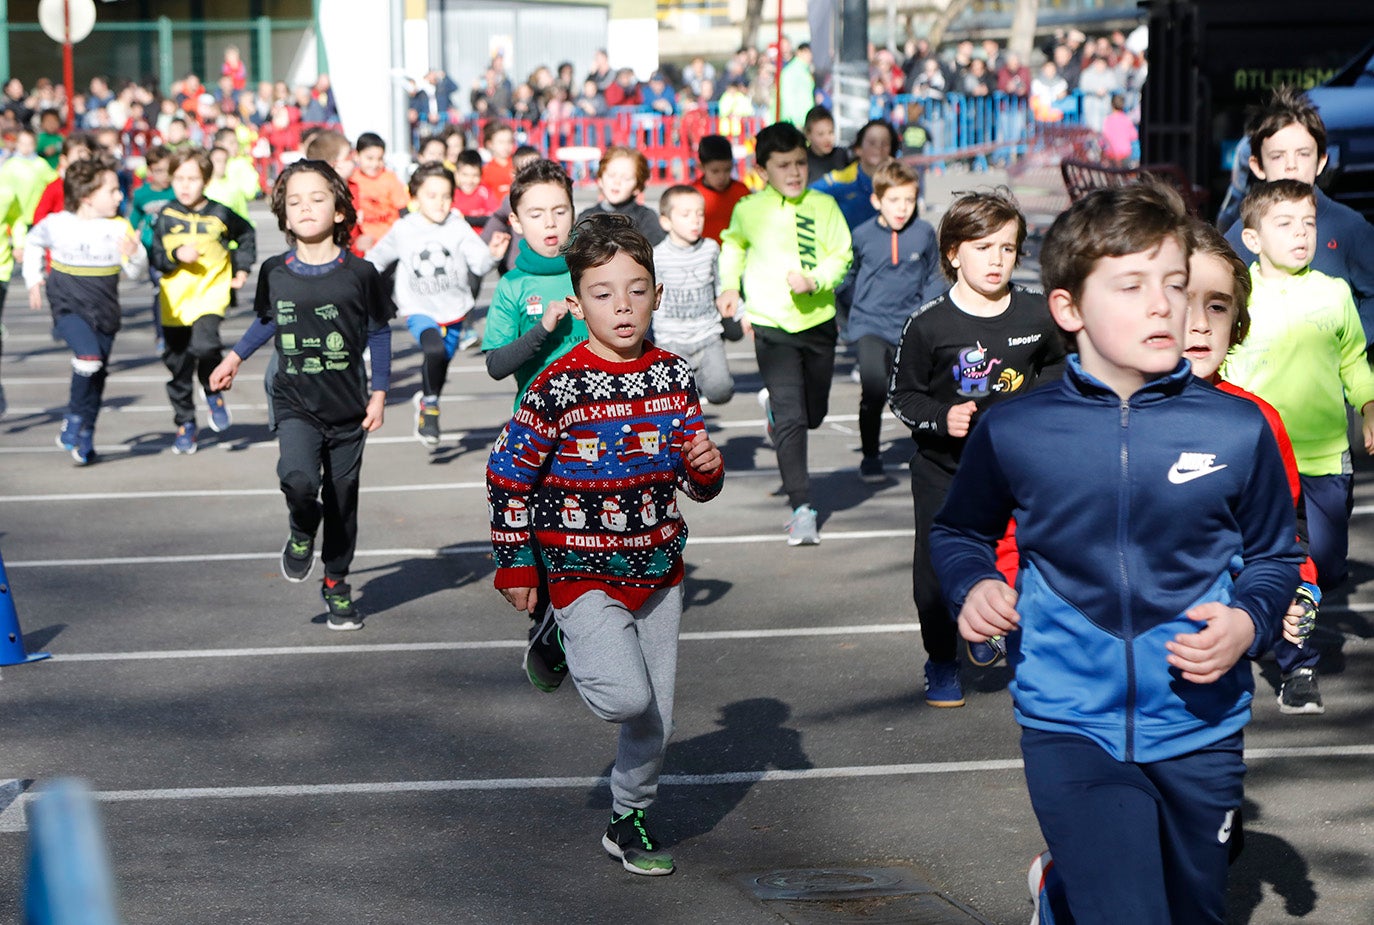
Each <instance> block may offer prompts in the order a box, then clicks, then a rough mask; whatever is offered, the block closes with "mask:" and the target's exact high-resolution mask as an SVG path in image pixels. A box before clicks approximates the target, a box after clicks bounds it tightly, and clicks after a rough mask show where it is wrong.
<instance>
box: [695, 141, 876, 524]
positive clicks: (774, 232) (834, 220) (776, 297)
mask: <svg viewBox="0 0 1374 925" xmlns="http://www.w3.org/2000/svg"><path fill="white" fill-rule="evenodd" d="M754 158H755V162H756V163H757V165H758V169H759V170H760V171H761V172H762V173H763V175H764V177H765V178H766V179H767V181H768V185H767V186H766V187H764V188H763V189H761V190H759V191H758V192H757V193H752V194H750V195H749V196H746V197H745V198H744V199H741V200H740V202H739V204H738V205H737V206H735V212H734V215H733V217H732V218H731V219H730V227H729V228H727V229H726V230H725V234H724V236H723V237H722V239H721V248H720V285H721V288H722V289H723V290H724V291H723V292H722V293H721V294H720V297H719V298H718V299H717V300H716V305H717V306H719V308H720V313H721V314H722V315H724V316H725V317H727V318H728V317H731V316H733V315H734V314H735V312H736V311H737V310H738V309H739V307H740V290H741V289H743V290H744V291H745V292H747V293H748V294H749V303H748V306H747V307H746V308H745V311H744V322H743V323H744V324H745V325H746V326H751V327H752V328H753V333H754V354H755V356H757V357H758V363H759V373H760V374H761V375H762V376H763V385H764V390H763V391H761V392H760V393H759V403H760V404H761V405H762V406H763V409H764V417H765V419H766V423H767V429H768V433H769V435H770V437H771V438H772V441H773V447H774V449H776V450H777V454H778V469H779V470H780V471H781V473H782V487H783V491H784V492H785V493H786V494H787V503H788V506H789V507H790V508H791V510H792V519H791V520H790V521H788V523H787V544H788V545H789V546H815V545H816V544H817V543H819V542H820V541H821V535H820V529H819V527H818V525H817V522H816V509H815V508H814V507H813V506H812V504H811V476H810V473H809V472H808V471H807V465H806V432H807V431H808V430H815V429H816V428H817V427H820V426H821V421H822V420H824V418H825V413H826V410H827V409H828V407H829V404H830V379H831V376H832V374H833V373H834V371H835V340H836V336H837V335H836V330H835V287H836V286H838V285H839V284H840V283H841V282H843V281H844V277H845V273H846V272H847V271H848V270H849V261H850V251H849V248H850V238H849V228H848V227H847V226H846V225H845V222H844V216H843V215H841V214H840V209H839V206H837V205H836V204H835V200H834V199H831V198H830V197H829V196H827V195H825V194H824V193H817V192H815V191H813V190H808V189H807V188H806V138H805V136H803V135H802V133H801V129H799V128H797V127H796V126H795V125H792V124H791V123H790V122H778V123H776V124H774V125H770V126H768V127H767V128H765V129H764V130H763V131H761V132H759V135H758V140H757V143H756V147H755V151H754Z"/></svg>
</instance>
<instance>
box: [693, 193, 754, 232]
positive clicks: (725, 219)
mask: <svg viewBox="0 0 1374 925" xmlns="http://www.w3.org/2000/svg"><path fill="white" fill-rule="evenodd" d="M692 185H693V186H695V187H696V188H697V189H698V190H699V191H700V192H701V195H702V196H703V197H705V199H706V225H705V227H703V228H702V231H701V233H702V235H703V236H705V237H708V238H710V239H711V240H712V241H715V242H716V243H717V244H719V243H720V233H721V232H722V231H724V230H725V229H726V228H728V227H730V216H731V214H733V213H734V211H735V203H737V202H739V201H740V200H741V199H743V198H744V197H745V196H748V195H749V187H747V186H745V185H744V184H743V183H741V182H740V181H738V180H731V181H730V185H729V186H727V187H726V188H725V192H723V193H718V192H716V191H715V190H713V189H711V188H710V187H709V186H707V185H706V184H705V183H703V182H701V181H700V180H698V181H697V182H696V183H694V184H692Z"/></svg>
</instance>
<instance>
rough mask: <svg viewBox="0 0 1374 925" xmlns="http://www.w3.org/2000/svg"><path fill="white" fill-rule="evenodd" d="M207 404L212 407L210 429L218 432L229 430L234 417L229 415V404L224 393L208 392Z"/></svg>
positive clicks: (206, 395) (206, 394)
mask: <svg viewBox="0 0 1374 925" xmlns="http://www.w3.org/2000/svg"><path fill="white" fill-rule="evenodd" d="M205 404H207V405H208V406H209V407H210V429H211V430H213V431H214V432H215V433H217V434H221V433H224V432H225V431H226V430H228V429H229V425H230V424H232V423H233V418H231V417H230V416H229V406H228V405H227V404H226V403H225V401H224V393H223V392H206V393H205Z"/></svg>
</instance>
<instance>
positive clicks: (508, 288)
mask: <svg viewBox="0 0 1374 925" xmlns="http://www.w3.org/2000/svg"><path fill="white" fill-rule="evenodd" d="M572 294H573V287H572V277H570V276H569V275H568V263H567V261H566V260H564V259H563V258H562V257H543V256H541V255H539V254H536V253H535V252H534V251H533V250H532V249H531V248H530V247H529V245H528V244H527V243H526V242H524V241H521V242H520V250H519V252H518V253H517V254H516V257H515V269H514V270H511V271H510V272H509V273H507V274H506V275H505V276H503V277H501V281H500V282H498V283H497V284H496V292H495V293H494V294H493V295H492V298H491V307H490V308H488V309H487V327H486V330H485V331H484V332H483V336H482V350H483V351H488V352H489V351H492V350H496V349H497V348H499V347H504V346H506V345H507V344H512V343H514V342H515V341H517V340H519V339H520V338H521V337H523V336H524V335H525V334H526V333H527V332H528V331H530V329H532V328H533V327H534V326H535V325H537V324H539V320H540V319H541V318H543V317H544V306H545V305H547V304H548V303H550V302H556V301H558V300H559V299H566V298H567V297H568V296H570V295H572ZM586 339H587V325H586V324H585V323H583V322H582V321H580V320H578V319H577V318H574V317H573V316H572V314H571V313H569V314H567V315H564V316H563V318H562V320H560V321H559V322H558V326H557V327H555V328H554V329H553V333H551V334H550V335H549V336H548V337H547V338H545V340H544V342H543V344H541V345H540V347H539V350H538V352H537V353H536V354H535V355H534V357H533V359H530V360H528V361H526V362H525V363H523V364H521V366H520V368H519V369H517V370H516V371H515V384H516V394H515V403H516V405H517V406H518V405H519V404H520V397H521V396H522V395H524V394H525V387H526V386H528V385H529V384H530V382H531V381H532V380H533V379H534V377H535V376H537V375H539V373H540V371H541V370H543V368H544V367H545V366H548V365H549V364H550V363H552V362H553V361H554V360H556V359H558V358H559V357H561V356H562V355H563V354H565V353H567V352H568V351H569V350H571V349H572V348H573V347H576V346H577V345H578V344H580V343H581V342H582V341H584V340H586Z"/></svg>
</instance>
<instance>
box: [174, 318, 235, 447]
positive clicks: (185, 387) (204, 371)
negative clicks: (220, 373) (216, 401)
mask: <svg viewBox="0 0 1374 925" xmlns="http://www.w3.org/2000/svg"><path fill="white" fill-rule="evenodd" d="M223 320H224V318H222V317H221V316H219V315H201V316H200V317H199V318H197V319H196V320H195V321H193V322H191V325H190V327H186V326H184V325H170V324H169V325H167V326H166V327H164V328H163V329H162V339H163V343H164V344H165V346H164V347H163V350H162V362H163V364H164V365H165V366H166V367H167V371H168V372H170V373H171V374H172V378H171V379H169V380H167V398H168V399H170V400H171V402H172V411H173V413H174V416H175V417H174V420H175V422H176V425H177V426H178V427H180V426H181V425H182V424H193V423H195V420H196V401H195V385H194V383H195V382H196V381H197V380H199V381H200V385H201V388H203V389H204V390H205V391H207V392H208V391H210V374H211V373H212V372H214V371H215V367H216V366H218V365H219V361H220V360H222V359H224V344H223V343H221V342H220V339H219V326H220V322H222V321H223Z"/></svg>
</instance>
